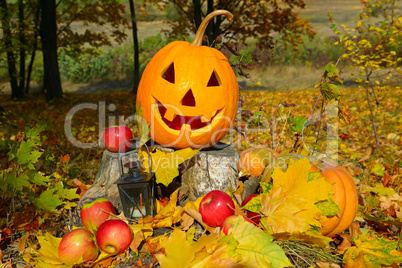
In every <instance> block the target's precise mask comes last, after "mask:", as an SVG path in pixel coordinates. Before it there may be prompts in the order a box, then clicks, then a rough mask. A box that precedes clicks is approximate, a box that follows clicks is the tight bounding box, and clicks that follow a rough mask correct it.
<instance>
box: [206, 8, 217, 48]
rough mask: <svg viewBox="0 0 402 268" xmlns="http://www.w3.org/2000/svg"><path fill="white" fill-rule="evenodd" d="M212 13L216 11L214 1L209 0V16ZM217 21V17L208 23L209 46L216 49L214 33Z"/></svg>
mask: <svg viewBox="0 0 402 268" xmlns="http://www.w3.org/2000/svg"><path fill="white" fill-rule="evenodd" d="M212 11H214V1H213V0H208V4H207V15H208V14H209V13H211V12H212ZM215 20H216V17H215V18H213V19H212V20H211V21H210V22H209V23H208V26H207V30H206V33H207V37H208V46H210V47H214V44H215V42H214V41H215V39H214V37H213V33H214V29H215Z"/></svg>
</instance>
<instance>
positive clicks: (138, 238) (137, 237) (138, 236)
mask: <svg viewBox="0 0 402 268" xmlns="http://www.w3.org/2000/svg"><path fill="white" fill-rule="evenodd" d="M130 228H131V230H132V231H133V236H134V237H133V241H132V242H131V244H130V248H131V250H133V251H134V252H135V253H137V254H138V247H139V245H140V244H141V242H142V241H144V240H145V239H146V238H147V237H149V236H151V235H152V234H153V232H154V229H153V228H152V222H148V223H144V224H142V223H139V224H133V225H130Z"/></svg>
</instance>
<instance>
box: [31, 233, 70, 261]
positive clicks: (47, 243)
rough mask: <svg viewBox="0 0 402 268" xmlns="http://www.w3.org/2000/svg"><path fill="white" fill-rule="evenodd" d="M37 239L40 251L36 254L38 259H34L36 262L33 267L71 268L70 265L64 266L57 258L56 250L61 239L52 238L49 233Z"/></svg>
mask: <svg viewBox="0 0 402 268" xmlns="http://www.w3.org/2000/svg"><path fill="white" fill-rule="evenodd" d="M37 238H38V241H39V244H40V249H39V250H38V251H37V252H36V253H37V254H38V257H36V258H34V259H35V261H36V265H35V267H39V268H41V267H43V268H45V267H58V268H64V267H71V265H66V264H64V263H63V261H61V260H60V258H59V253H58V251H57V249H58V248H59V244H60V242H61V239H62V238H60V237H55V236H52V235H51V234H50V233H45V235H44V236H38V237H37Z"/></svg>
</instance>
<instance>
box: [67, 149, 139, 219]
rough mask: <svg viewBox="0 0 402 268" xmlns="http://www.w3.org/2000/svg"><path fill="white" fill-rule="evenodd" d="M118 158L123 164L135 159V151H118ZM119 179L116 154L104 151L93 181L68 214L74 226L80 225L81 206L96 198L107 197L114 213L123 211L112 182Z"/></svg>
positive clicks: (124, 169) (124, 170) (125, 170)
mask: <svg viewBox="0 0 402 268" xmlns="http://www.w3.org/2000/svg"><path fill="white" fill-rule="evenodd" d="M120 159H122V162H123V164H124V163H126V162H131V161H135V160H137V159H138V158H137V153H136V151H130V152H126V153H120ZM123 172H124V173H126V172H128V169H126V168H124V167H123ZM117 179H119V164H118V155H117V153H113V152H110V151H107V150H106V151H104V152H103V155H102V162H101V166H100V168H99V171H98V174H97V175H96V178H95V180H94V183H93V184H92V185H91V187H89V189H88V190H87V191H86V192H85V194H84V195H83V196H82V197H81V199H80V201H79V202H78V205H77V206H76V207H75V208H74V211H73V212H72V213H71V215H70V221H71V222H72V224H73V225H75V226H82V223H81V219H80V212H81V208H82V206H83V205H84V204H86V203H90V202H92V201H94V200H95V199H98V198H107V199H108V200H109V201H110V202H112V204H113V206H114V207H115V209H116V213H121V212H122V211H123V208H122V205H121V201H120V197H119V190H118V189H117V186H116V184H114V182H115V181H116V180H117Z"/></svg>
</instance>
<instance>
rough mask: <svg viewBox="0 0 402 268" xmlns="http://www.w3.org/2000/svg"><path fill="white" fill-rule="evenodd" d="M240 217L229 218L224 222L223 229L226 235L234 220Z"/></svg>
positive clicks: (232, 216)
mask: <svg viewBox="0 0 402 268" xmlns="http://www.w3.org/2000/svg"><path fill="white" fill-rule="evenodd" d="M238 216H239V215H231V216H229V217H227V218H226V219H225V220H224V221H223V223H222V226H221V227H222V231H223V233H224V234H225V235H228V233H229V229H230V227H232V225H233V222H234V220H235V219H237V217H238Z"/></svg>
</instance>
